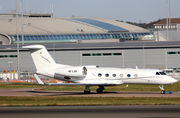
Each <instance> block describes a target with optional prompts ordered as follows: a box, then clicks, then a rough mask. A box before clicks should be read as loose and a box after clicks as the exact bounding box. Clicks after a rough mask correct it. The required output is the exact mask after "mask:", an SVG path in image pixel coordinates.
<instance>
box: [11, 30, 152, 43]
mask: <svg viewBox="0 0 180 118" xmlns="http://www.w3.org/2000/svg"><path fill="white" fill-rule="evenodd" d="M9 36H10V37H11V41H12V43H17V36H16V35H9ZM89 39H91V40H92V39H125V40H126V41H134V40H155V37H154V34H153V33H151V32H146V33H129V32H128V33H125V32H122V33H97V34H85V33H83V34H53V35H24V43H56V42H77V40H89ZM19 43H22V36H21V35H19Z"/></svg>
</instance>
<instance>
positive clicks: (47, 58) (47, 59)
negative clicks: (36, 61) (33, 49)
mask: <svg viewBox="0 0 180 118" xmlns="http://www.w3.org/2000/svg"><path fill="white" fill-rule="evenodd" d="M41 54H42V52H40V56H41V57H42V58H43V59H45V60H46V61H48V62H49V63H51V62H50V60H49V57H44V56H43V55H41Z"/></svg>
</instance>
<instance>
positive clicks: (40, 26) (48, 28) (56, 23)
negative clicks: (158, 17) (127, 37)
mask: <svg viewBox="0 0 180 118" xmlns="http://www.w3.org/2000/svg"><path fill="white" fill-rule="evenodd" d="M11 19H12V20H11ZM68 19H78V17H71V18H55V17H53V18H39V17H38V18H27V17H26V18H23V26H24V27H23V29H24V34H76V33H78V34H79V33H107V31H106V30H103V29H101V28H99V27H94V26H92V25H89V24H85V23H80V22H74V21H70V20H68ZM80 19H82V17H81V18H80ZM84 19H90V20H91V21H96V22H101V23H104V24H108V25H111V26H114V27H120V28H122V29H125V30H126V31H129V32H149V31H148V30H146V29H143V28H140V27H137V26H134V25H131V24H127V23H123V22H119V21H115V20H110V19H101V18H87V17H86V18H84ZM18 24H19V34H21V32H22V31H21V24H22V20H21V18H19V19H18ZM0 26H1V28H0V32H2V33H5V34H8V35H13V34H16V18H4V17H1V18H0Z"/></svg>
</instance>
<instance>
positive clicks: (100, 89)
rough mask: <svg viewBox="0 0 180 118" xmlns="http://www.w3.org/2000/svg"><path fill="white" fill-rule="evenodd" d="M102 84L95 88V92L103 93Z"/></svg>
mask: <svg viewBox="0 0 180 118" xmlns="http://www.w3.org/2000/svg"><path fill="white" fill-rule="evenodd" d="M103 90H105V89H104V86H99V88H98V89H97V90H96V92H97V93H103Z"/></svg>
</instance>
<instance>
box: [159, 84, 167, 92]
mask: <svg viewBox="0 0 180 118" xmlns="http://www.w3.org/2000/svg"><path fill="white" fill-rule="evenodd" d="M159 88H160V89H161V94H166V91H165V90H164V87H163V85H159Z"/></svg>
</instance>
